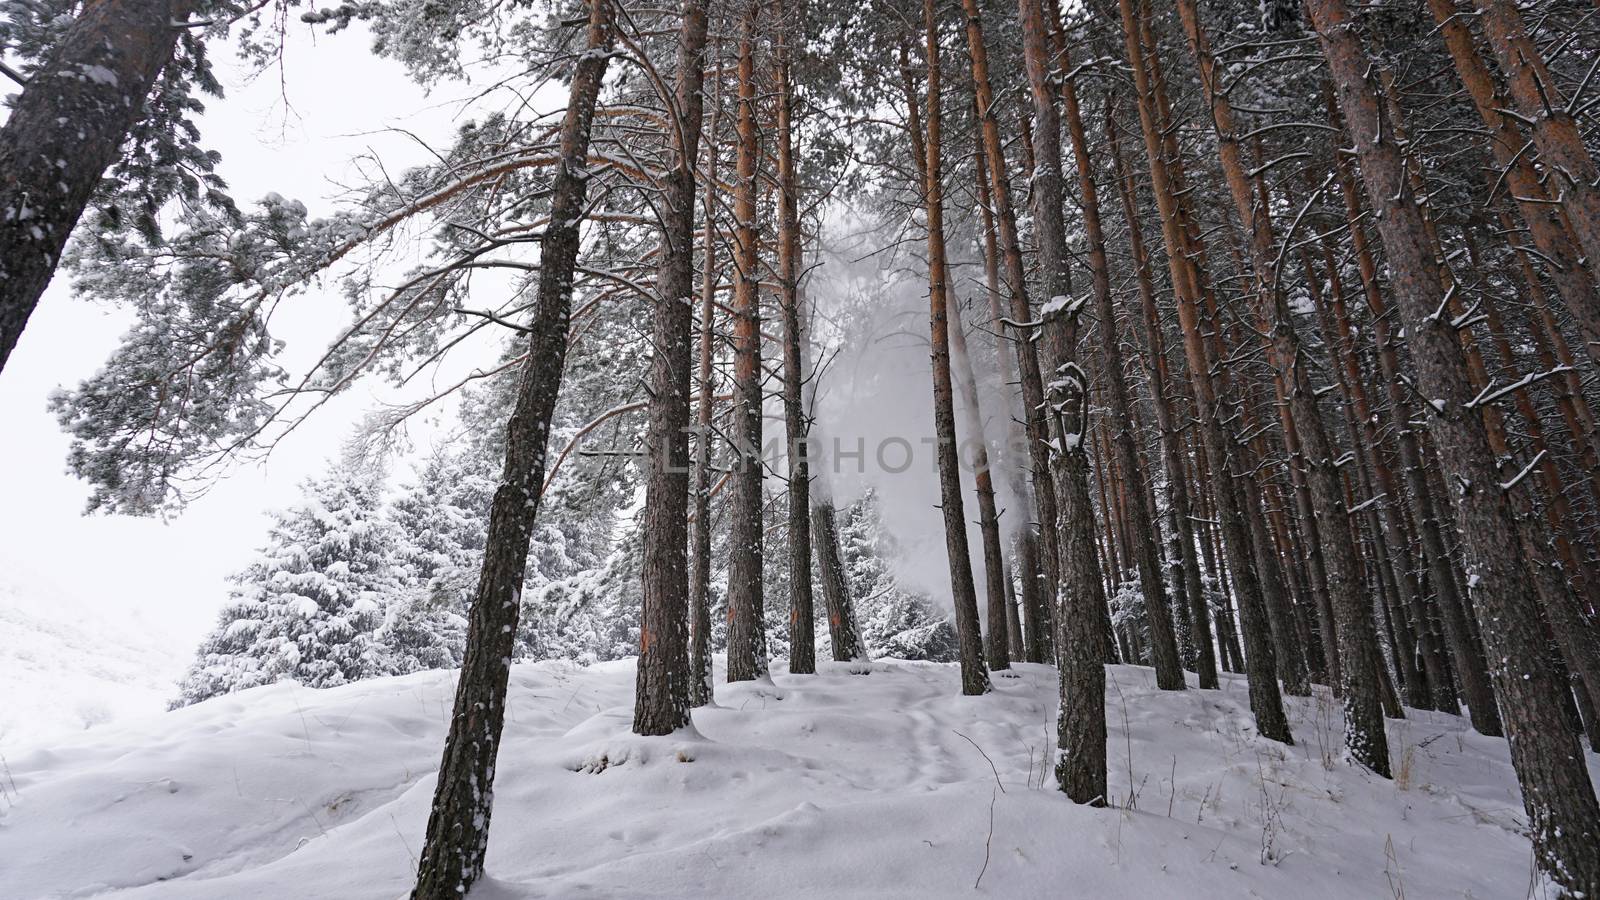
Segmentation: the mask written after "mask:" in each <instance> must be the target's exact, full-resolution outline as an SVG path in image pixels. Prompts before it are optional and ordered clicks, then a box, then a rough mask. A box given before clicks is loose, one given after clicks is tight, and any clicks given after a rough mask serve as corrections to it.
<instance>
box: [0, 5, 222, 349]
mask: <svg viewBox="0 0 1600 900" xmlns="http://www.w3.org/2000/svg"><path fill="white" fill-rule="evenodd" d="M193 8H194V4H193V3H192V2H191V0H102V2H97V3H88V4H86V5H85V6H84V7H83V12H82V13H80V14H79V15H78V17H77V18H76V19H74V20H73V21H72V24H71V25H68V26H67V29H66V31H65V32H64V33H63V34H62V36H61V40H60V43H59V44H58V45H57V46H56V47H55V48H54V49H53V50H52V51H51V53H50V55H49V56H48V57H47V58H46V59H45V61H44V64H43V65H41V66H40V67H39V68H38V69H37V70H35V71H34V72H33V74H32V76H30V77H29V78H28V82H27V84H26V85H25V86H24V87H23V90H22V93H21V95H20V96H18V97H17V101H16V103H15V105H13V106H12V107H11V115H10V117H9V118H7V119H6V122H5V125H4V126H3V127H0V210H5V211H6V214H5V215H0V369H4V368H5V365H6V360H7V359H9V358H10V356H11V350H12V349H13V348H14V347H16V345H17V338H18V337H20V336H21V335H22V329H23V327H24V326H26V325H27V324H28V317H29V316H31V315H32V314H33V310H34V307H35V306H37V305H38V303H39V296H40V295H41V294H43V293H44V289H45V287H46V286H47V285H48V284H49V283H50V276H51V275H52V274H54V273H55V270H56V265H57V264H59V263H60V261H61V251H62V249H63V248H64V247H65V246H66V244H67V238H69V237H70V236H71V235H72V229H73V227H74V226H76V225H77V224H78V218H79V217H80V216H82V215H83V210H84V207H86V206H88V205H89V200H90V199H91V198H92V197H93V196H94V191H95V188H97V187H99V185H100V178H101V176H102V175H104V174H105V170H106V169H107V168H108V167H110V166H111V164H112V163H114V162H116V161H117V157H118V154H119V153H121V151H122V142H123V140H124V139H125V138H126V137H127V136H128V132H129V131H131V130H133V128H134V127H135V126H136V125H137V124H138V123H139V121H140V120H141V119H142V118H143V116H144V110H145V100H146V98H147V97H148V96H149V94H150V89H151V88H152V87H153V86H154V85H155V81H156V79H157V78H158V77H160V75H161V70H162V69H163V68H165V67H166V65H167V63H168V62H169V61H170V60H171V59H172V54H173V50H174V49H175V48H176V46H177V42H178V35H180V34H181V33H182V31H183V27H184V26H183V25H182V24H181V20H183V19H185V18H187V17H188V15H189V13H190V12H191V11H192V9H193Z"/></svg>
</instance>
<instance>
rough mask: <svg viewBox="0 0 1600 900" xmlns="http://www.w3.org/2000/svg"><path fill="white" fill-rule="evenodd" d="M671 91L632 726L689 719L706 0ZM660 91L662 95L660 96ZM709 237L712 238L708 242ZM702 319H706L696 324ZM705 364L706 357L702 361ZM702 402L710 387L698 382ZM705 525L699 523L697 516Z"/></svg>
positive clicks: (690, 26) (690, 6)
mask: <svg viewBox="0 0 1600 900" xmlns="http://www.w3.org/2000/svg"><path fill="white" fill-rule="evenodd" d="M682 16H683V27H682V29H681V31H680V32H679V36H678V62H677V75H676V84H675V85H674V88H673V91H674V96H673V97H672V98H670V100H669V101H668V102H669V106H670V108H671V110H672V113H673V118H674V119H675V120H676V123H677V127H676V128H674V129H672V130H671V134H672V136H673V138H672V141H673V151H672V168H671V169H670V170H669V171H668V172H667V176H666V185H665V187H666V190H665V191H664V194H665V196H664V197H663V198H662V203H661V204H660V207H659V208H660V210H661V262H660V265H659V268H658V269H657V272H656V296H655V309H653V310H652V312H651V323H652V325H651V345H652V346H653V347H654V348H655V353H654V355H652V357H651V359H650V392H649V393H650V401H649V424H648V426H647V427H646V431H645V446H646V447H647V448H648V449H649V453H648V455H647V460H646V466H647V467H648V468H647V471H646V474H645V499H644V527H643V529H642V531H643V534H644V561H643V565H642V567H641V568H642V569H643V576H644V602H643V609H642V610H641V618H642V619H643V621H642V622H641V624H640V627H639V670H638V678H637V685H636V688H635V692H634V701H633V730H634V732H635V733H637V734H645V735H651V734H671V733H672V732H674V731H676V730H678V729H679V728H682V727H683V726H685V725H687V724H689V688H690V685H691V683H692V682H693V681H694V680H695V676H694V675H693V674H692V673H691V672H690V670H689V655H688V613H689V581H688V579H689V573H688V567H687V564H688V561H687V558H686V556H685V554H686V553H687V550H688V536H687V534H686V529H687V527H688V517H689V331H690V327H691V324H692V318H693V312H694V204H695V199H696V198H695V165H696V163H698V162H699V158H700V130H701V124H702V121H703V113H704V110H705V82H706V61H705V55H706V2H705V0H684V2H683V8H682ZM663 99H664V100H666V99H668V98H663ZM707 243H708V244H709V241H708V242H707ZM702 327H703V326H702ZM702 367H704V362H702ZM701 392H702V393H701V397H700V399H701V402H702V403H704V402H706V399H707V396H706V395H707V393H708V392H707V391H706V389H705V388H704V387H702V388H701ZM701 528H702V529H703V528H704V525H702V526H701Z"/></svg>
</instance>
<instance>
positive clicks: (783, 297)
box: [776, 0, 817, 675]
mask: <svg viewBox="0 0 1600 900" xmlns="http://www.w3.org/2000/svg"><path fill="white" fill-rule="evenodd" d="M776 10H777V14H778V16H779V17H780V19H781V18H782V17H783V16H784V15H785V14H786V11H785V8H784V4H783V3H782V0H779V2H778V3H777V4H776ZM790 35H791V28H790V23H788V22H786V21H780V22H779V23H778V52H777V63H778V72H777V75H778V79H777V80H778V306H779V309H780V310H781V311H782V315H783V423H784V430H785V432H786V433H787V434H788V437H789V452H788V454H787V456H788V460H789V517H788V521H789V672H790V673H791V674H795V675H811V674H814V673H815V672H816V671H817V638H816V613H815V610H814V608H813V600H812V592H811V529H810V528H809V527H808V522H809V520H810V516H811V471H810V465H809V464H808V462H807V459H806V457H807V454H808V452H809V447H808V446H807V440H806V412H805V408H804V404H802V403H801V401H800V391H801V385H802V382H804V380H805V369H804V366H803V365H802V364H801V360H800V255H801V251H800V213H799V209H800V207H799V193H798V192H799V184H798V183H797V181H796V179H795V171H794V85H793V84H792V82H791V80H790V79H791V76H790V63H789V55H790V47H789V41H790Z"/></svg>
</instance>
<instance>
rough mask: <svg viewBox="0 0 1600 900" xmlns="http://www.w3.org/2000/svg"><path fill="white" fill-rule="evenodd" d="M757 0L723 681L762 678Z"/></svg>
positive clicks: (744, 106)
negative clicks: (726, 659) (725, 669)
mask: <svg viewBox="0 0 1600 900" xmlns="http://www.w3.org/2000/svg"><path fill="white" fill-rule="evenodd" d="M761 2H762V0H750V2H749V5H748V6H747V7H746V9H745V11H744V13H743V15H741V16H740V19H739V67H738V78H739V115H738V123H737V126H736V128H737V132H738V141H739V152H738V165H737V170H736V173H735V178H734V197H733V219H734V259H733V268H734V272H733V279H734V281H733V319H734V324H733V347H734V349H733V354H734V356H733V407H734V411H733V438H734V454H735V460H734V467H733V474H732V476H731V483H730V485H729V487H730V488H731V492H732V496H731V497H730V498H729V507H730V509H729V517H730V522H729V528H728V680H729V681H730V682H732V681H752V680H754V679H757V678H763V677H765V676H766V674H767V633H766V626H765V624H764V615H765V610H764V607H765V602H764V597H763V596H762V583H761V563H762V547H761V545H762V538H763V529H762V527H761V505H762V496H761V494H762V489H761V483H762V476H763V468H762V467H763V463H762V460H761V298H760V290H761V269H760V267H761V256H760V227H761V226H760V224H759V223H758V222H757V220H756V191H757V181H756V179H757V171H756V163H757V160H758V159H759V158H760V154H761V147H760V141H761V137H760V134H759V132H758V131H757V128H756V79H755V44H756V17H757V16H758V15H759V13H760V4H761Z"/></svg>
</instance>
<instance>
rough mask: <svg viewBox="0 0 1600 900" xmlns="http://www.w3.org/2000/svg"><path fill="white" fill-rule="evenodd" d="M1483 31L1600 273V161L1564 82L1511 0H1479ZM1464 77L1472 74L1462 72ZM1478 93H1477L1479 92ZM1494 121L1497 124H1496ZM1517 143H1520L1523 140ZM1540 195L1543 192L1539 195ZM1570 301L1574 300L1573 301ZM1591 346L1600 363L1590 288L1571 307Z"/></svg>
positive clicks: (1597, 306) (1599, 313)
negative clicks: (1585, 140) (1564, 89)
mask: <svg viewBox="0 0 1600 900" xmlns="http://www.w3.org/2000/svg"><path fill="white" fill-rule="evenodd" d="M1474 3H1475V5H1476V6H1477V8H1478V18H1479V21H1480V22H1481V23H1482V25H1483V33H1484V35H1485V36H1487V37H1488V39H1489V46H1490V47H1491V48H1492V49H1493V50H1494V56H1495V59H1496V60H1497V61H1498V62H1499V63H1500V71H1501V72H1502V73H1504V75H1505V79H1506V90H1507V92H1508V93H1509V94H1510V95H1511V100H1512V102H1513V103H1515V104H1516V109H1517V111H1518V112H1519V113H1521V115H1522V120H1523V121H1524V122H1526V123H1527V124H1528V130H1529V131H1530V132H1532V134H1533V143H1534V146H1536V147H1538V148H1539V162H1540V163H1541V164H1543V166H1544V167H1545V169H1546V170H1547V171H1549V172H1550V173H1551V175H1552V178H1553V179H1554V181H1555V185H1554V194H1555V197H1554V199H1555V200H1556V201H1557V202H1558V203H1560V204H1561V207H1562V209H1564V210H1566V213H1567V221H1568V222H1570V223H1571V225H1572V230H1573V232H1574V233H1575V234H1576V235H1577V238H1578V245H1579V246H1581V247H1582V248H1583V257H1584V259H1586V260H1587V261H1588V264H1589V271H1590V273H1591V274H1593V275H1596V276H1600V167H1597V166H1596V165H1595V161H1594V157H1593V156H1591V155H1590V153H1589V148H1588V147H1587V146H1585V145H1584V143H1583V133H1582V132H1581V131H1580V130H1579V128H1578V120H1577V119H1576V118H1575V117H1574V116H1573V108H1572V107H1571V106H1570V105H1569V104H1568V102H1567V99H1566V98H1565V97H1563V96H1562V95H1561V88H1560V86H1559V85H1557V84H1556V81H1555V79H1554V78H1551V77H1550V70H1549V69H1548V68H1546V67H1545V61H1544V56H1543V55H1541V54H1540V53H1539V48H1538V47H1535V46H1534V44H1533V41H1532V40H1531V39H1530V38H1529V37H1528V32H1527V29H1526V28H1525V27H1524V26H1523V24H1522V13H1521V12H1519V11H1518V10H1517V5H1516V3H1514V2H1512V0H1474ZM1462 80H1463V81H1466V80H1467V74H1466V72H1465V71H1463V72H1462ZM1474 99H1476V98H1474ZM1491 127H1492V126H1491ZM1512 146H1514V147H1518V148H1520V147H1521V146H1522V142H1521V141H1518V142H1517V143H1515V144H1513V145H1512ZM1534 196H1535V197H1537V196H1538V195H1537V194H1536V195H1534ZM1569 302H1570V301H1569ZM1571 312H1572V314H1573V316H1574V317H1575V318H1576V319H1577V320H1578V323H1579V326H1580V327H1581V329H1582V331H1583V334H1584V342H1585V343H1586V344H1588V346H1589V347H1590V357H1589V358H1590V359H1591V360H1593V361H1595V362H1596V364H1600V347H1597V346H1596V344H1595V342H1596V341H1600V302H1597V298H1596V297H1595V296H1594V295H1593V294H1592V293H1591V294H1590V295H1589V296H1588V297H1587V298H1585V302H1581V303H1580V304H1579V305H1578V307H1576V308H1574V309H1572V310H1571Z"/></svg>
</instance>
